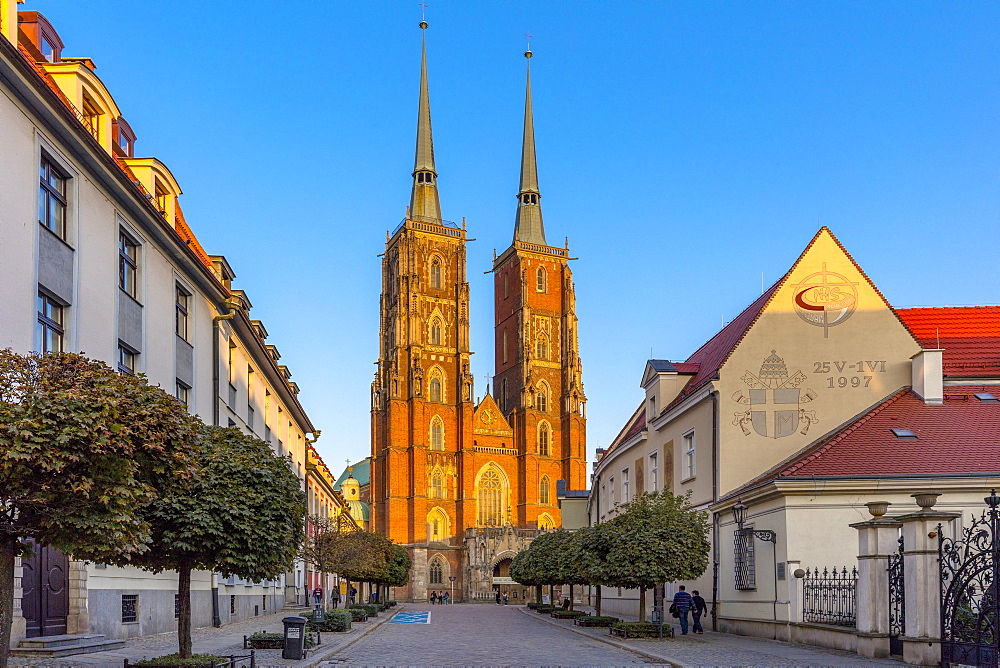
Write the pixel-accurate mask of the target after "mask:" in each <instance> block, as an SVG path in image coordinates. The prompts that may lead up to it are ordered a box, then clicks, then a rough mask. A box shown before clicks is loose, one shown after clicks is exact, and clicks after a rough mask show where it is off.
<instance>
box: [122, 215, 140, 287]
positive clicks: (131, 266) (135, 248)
mask: <svg viewBox="0 0 1000 668" xmlns="http://www.w3.org/2000/svg"><path fill="white" fill-rule="evenodd" d="M138 267H139V244H137V243H136V242H135V240H134V239H133V238H132V237H130V236H129V235H128V234H126V233H125V232H124V231H122V230H119V232H118V287H119V288H121V289H122V290H124V291H125V292H126V293H127V294H128V296H129V297H135V296H136V278H137V273H138Z"/></svg>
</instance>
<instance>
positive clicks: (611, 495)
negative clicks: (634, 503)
mask: <svg viewBox="0 0 1000 668" xmlns="http://www.w3.org/2000/svg"><path fill="white" fill-rule="evenodd" d="M608 507H609V508H614V507H615V479H614V478H611V479H610V480H608Z"/></svg>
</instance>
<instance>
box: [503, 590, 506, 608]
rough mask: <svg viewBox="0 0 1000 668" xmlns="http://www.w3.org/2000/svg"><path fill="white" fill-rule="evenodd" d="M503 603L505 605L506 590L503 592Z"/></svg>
mask: <svg viewBox="0 0 1000 668" xmlns="http://www.w3.org/2000/svg"><path fill="white" fill-rule="evenodd" d="M503 604H504V605H507V592H504V593H503Z"/></svg>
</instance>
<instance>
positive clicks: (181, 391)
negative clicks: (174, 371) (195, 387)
mask: <svg viewBox="0 0 1000 668" xmlns="http://www.w3.org/2000/svg"><path fill="white" fill-rule="evenodd" d="M174 396H175V397H177V400H178V401H179V402H181V403H182V404H184V405H185V406H187V405H188V401H190V399H191V387H190V386H189V385H188V384H187V383H185V382H184V381H182V380H180V379H177V380H176V382H175V383H174Z"/></svg>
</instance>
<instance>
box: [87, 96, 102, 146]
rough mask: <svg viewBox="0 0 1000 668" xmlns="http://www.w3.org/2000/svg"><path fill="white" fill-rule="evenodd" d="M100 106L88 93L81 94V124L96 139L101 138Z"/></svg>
mask: <svg viewBox="0 0 1000 668" xmlns="http://www.w3.org/2000/svg"><path fill="white" fill-rule="evenodd" d="M102 113H103V112H101V108H100V107H99V106H97V103H96V102H94V101H93V100H92V99H91V98H90V96H89V95H87V94H86V93H84V94H83V124H84V126H85V127H86V128H87V130H88V131H89V132H90V134H91V135H93V137H94V139H96V140H97V141H100V140H101V114H102Z"/></svg>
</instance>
